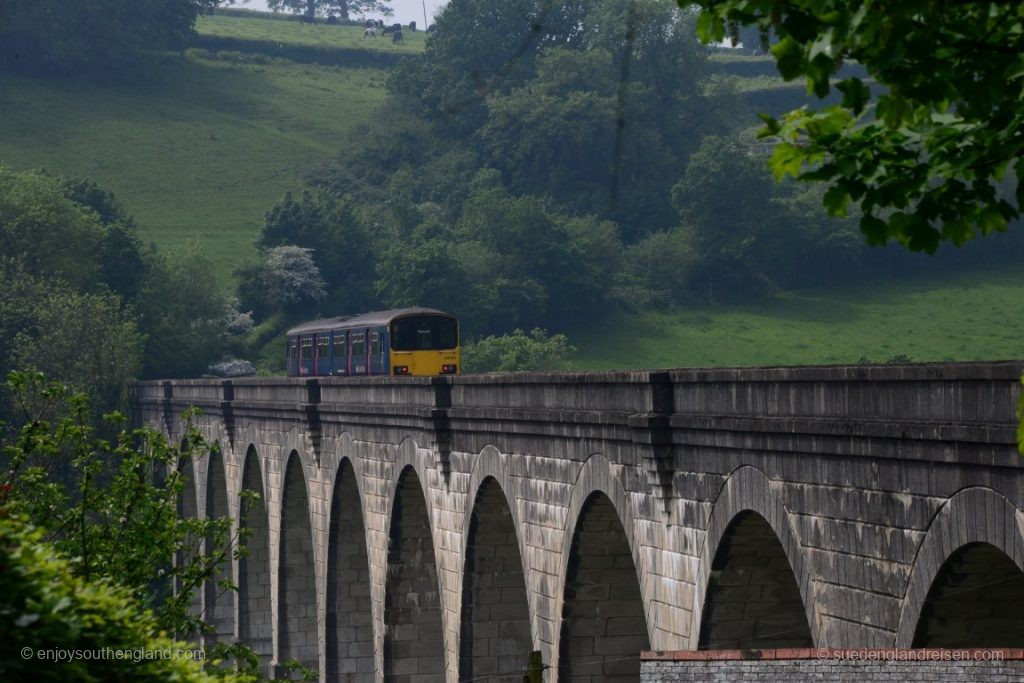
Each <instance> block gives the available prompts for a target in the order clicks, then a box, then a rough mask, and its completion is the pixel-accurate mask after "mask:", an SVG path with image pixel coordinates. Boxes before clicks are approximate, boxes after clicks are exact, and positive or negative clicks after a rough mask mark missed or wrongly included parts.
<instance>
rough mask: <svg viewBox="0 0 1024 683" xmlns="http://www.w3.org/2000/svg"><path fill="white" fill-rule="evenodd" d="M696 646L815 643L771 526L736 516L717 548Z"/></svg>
mask: <svg viewBox="0 0 1024 683" xmlns="http://www.w3.org/2000/svg"><path fill="white" fill-rule="evenodd" d="M701 614H702V618H701V626H700V632H699V634H698V643H697V644H698V648H699V649H702V650H739V649H748V648H758V649H766V648H783V647H797V648H807V647H813V646H814V640H813V639H812V638H811V628H810V625H809V623H808V621H807V614H806V611H805V610H804V604H803V601H802V599H801V597H800V589H799V588H797V582H796V576H795V575H794V574H793V569H792V567H791V566H790V564H789V560H788V559H787V558H786V553H785V551H784V550H783V549H782V544H781V543H780V542H779V538H778V536H776V535H775V532H774V531H773V530H772V527H771V525H770V524H769V523H768V521H767V520H765V518H764V517H762V516H761V515H760V514H758V513H756V512H752V511H750V510H745V511H743V512H741V513H739V514H738V515H736V516H735V517H734V518H733V519H732V521H731V522H730V523H729V526H728V527H727V528H726V531H725V533H724V534H723V535H722V539H721V542H720V543H719V545H718V549H717V551H716V552H715V555H714V559H713V561H712V565H711V573H710V576H709V579H708V584H707V588H706V590H705V593H704V604H703V608H702V610H701Z"/></svg>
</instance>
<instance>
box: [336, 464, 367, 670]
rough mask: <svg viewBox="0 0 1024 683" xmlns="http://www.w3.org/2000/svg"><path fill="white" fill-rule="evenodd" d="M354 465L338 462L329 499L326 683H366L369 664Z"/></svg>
mask: <svg viewBox="0 0 1024 683" xmlns="http://www.w3.org/2000/svg"><path fill="white" fill-rule="evenodd" d="M358 479H359V477H358V475H357V473H356V471H355V467H354V464H353V462H352V461H351V460H350V459H349V458H347V457H346V458H342V460H341V463H340V465H339V467H338V471H337V476H336V478H335V480H334V488H333V492H332V494H331V517H330V527H329V534H328V541H327V543H328V554H327V605H326V613H327V614H326V645H327V656H326V658H325V660H326V661H325V663H326V680H327V681H328V683H333V682H337V683H341V682H343V681H344V682H348V681H357V680H368V679H369V678H371V677H372V676H373V674H374V672H375V670H376V665H375V662H374V652H373V643H374V633H373V611H372V596H371V583H370V564H369V555H368V553H367V546H366V525H365V523H364V518H363V505H362V496H361V494H360V490H359V482H358Z"/></svg>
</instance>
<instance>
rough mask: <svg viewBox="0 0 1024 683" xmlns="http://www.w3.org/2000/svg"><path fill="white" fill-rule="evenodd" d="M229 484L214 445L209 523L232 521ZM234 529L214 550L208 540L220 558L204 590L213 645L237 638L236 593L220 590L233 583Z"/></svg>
mask: <svg viewBox="0 0 1024 683" xmlns="http://www.w3.org/2000/svg"><path fill="white" fill-rule="evenodd" d="M229 515H230V512H229V510H228V482H227V477H226V476H225V474H224V455H223V452H222V450H221V448H220V442H217V441H215V442H213V444H212V445H211V448H210V455H209V462H208V463H207V465H206V517H207V519H229ZM233 531H234V530H233V529H232V528H230V527H229V529H228V535H227V539H226V543H225V544H224V545H222V546H221V547H218V548H214V547H213V546H214V538H213V537H212V535H211V536H207V539H206V554H207V555H208V556H209V555H210V554H211V553H217V554H218V555H220V558H219V559H220V562H221V564H220V566H219V567H218V568H217V570H216V571H215V572H214V574H213V576H212V577H211V578H210V579H208V580H207V582H206V586H205V593H206V595H205V597H206V613H205V614H206V621H207V623H209V624H210V625H211V626H212V627H213V631H212V632H211V633H207V634H206V636H205V637H206V639H207V640H208V641H211V642H226V641H229V640H231V639H232V638H233V637H234V635H235V592H234V591H233V590H230V589H226V588H221V587H220V584H221V583H222V582H225V581H230V580H231V557H232V555H233V550H234V543H233Z"/></svg>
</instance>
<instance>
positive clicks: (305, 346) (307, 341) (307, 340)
mask: <svg viewBox="0 0 1024 683" xmlns="http://www.w3.org/2000/svg"><path fill="white" fill-rule="evenodd" d="M302 357H303V358H312V357H313V338H312V337H303V338H302Z"/></svg>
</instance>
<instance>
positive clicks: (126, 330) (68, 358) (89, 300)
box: [0, 271, 143, 410]
mask: <svg viewBox="0 0 1024 683" xmlns="http://www.w3.org/2000/svg"><path fill="white" fill-rule="evenodd" d="M7 275H13V277H14V278H27V277H28V276H27V275H25V274H21V273H17V271H14V272H13V273H11V272H10V271H7V272H5V273H3V275H0V288H2V289H4V290H6V291H5V294H2V295H0V297H2V298H3V299H4V300H5V301H4V302H3V304H0V305H2V306H3V307H4V308H7V307H8V306H12V305H22V306H28V307H30V317H29V318H28V319H27V320H24V321H23V322H22V324H20V325H17V328H18V331H17V333H16V334H15V335H14V337H13V339H12V340H11V342H10V343H11V349H10V353H9V355H8V356H7V357H6V358H5V359H4V361H5V362H4V365H5V366H6V367H13V368H18V369H22V370H25V369H33V370H38V371H41V372H44V373H46V374H49V375H50V376H53V377H57V376H59V377H61V378H62V379H63V381H65V382H67V383H68V384H69V385H71V386H73V387H75V388H76V389H77V390H79V391H84V392H88V393H89V394H90V395H92V396H93V397H95V400H96V401H97V403H98V405H99V406H101V407H102V409H104V410H110V409H113V408H116V407H118V406H122V405H124V401H125V399H126V398H127V396H126V389H127V386H128V383H129V382H130V381H132V380H133V379H135V378H136V377H137V376H138V374H139V370H140V366H141V362H140V358H141V355H142V347H143V337H142V335H141V334H139V331H138V326H137V324H136V322H135V320H133V319H132V318H131V317H130V316H129V314H128V312H127V311H125V310H124V308H123V306H122V304H121V301H120V300H119V299H118V298H117V297H116V296H114V295H109V294H79V293H76V292H73V291H70V290H68V289H66V288H63V287H61V286H59V285H46V284H43V283H35V286H34V287H33V285H29V287H27V288H23V287H21V286H18V285H15V284H14V283H12V282H11V281H10V280H7V277H6V276H7ZM5 280H6V281H5ZM8 288H9V289H8ZM33 288H35V289H36V292H37V293H38V295H39V296H37V297H35V298H32V299H27V300H24V299H23V300H21V301H19V302H17V303H15V302H14V301H12V300H11V299H12V298H13V297H18V296H19V295H21V294H23V293H29V292H30V291H31V290H32V289H33ZM12 295H13V297H12Z"/></svg>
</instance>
